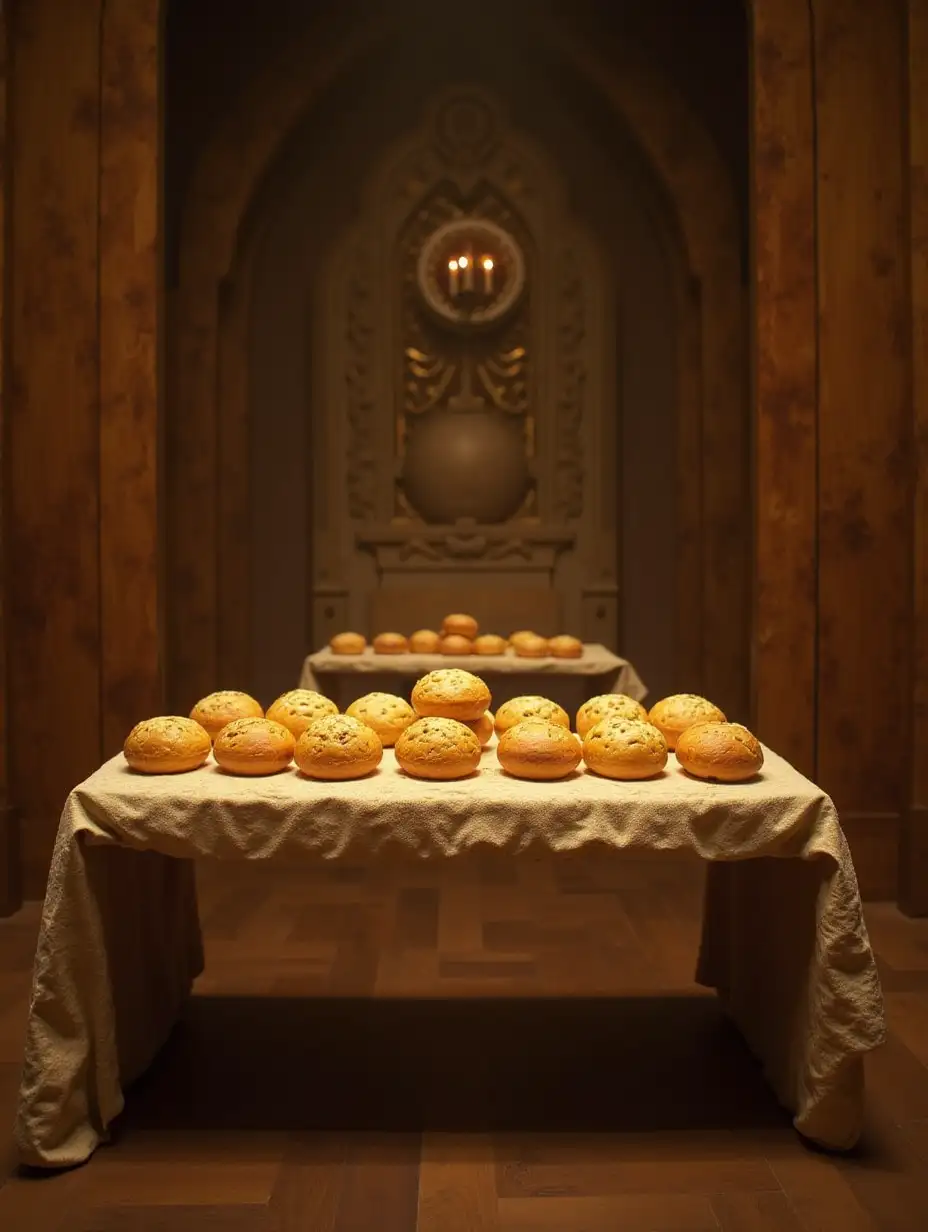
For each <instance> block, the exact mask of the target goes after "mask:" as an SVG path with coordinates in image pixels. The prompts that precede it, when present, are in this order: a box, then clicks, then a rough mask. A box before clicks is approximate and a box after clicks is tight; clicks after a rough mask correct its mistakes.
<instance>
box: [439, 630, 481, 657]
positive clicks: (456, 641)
mask: <svg viewBox="0 0 928 1232" xmlns="http://www.w3.org/2000/svg"><path fill="white" fill-rule="evenodd" d="M438 653H439V654H443V655H469V654H473V653H474V643H473V642H472V641H471V640H470V638H469V637H463V636H462V635H461V634H460V633H449V634H448V635H447V637H443V638H442V639H441V641H440V642H439V644H438Z"/></svg>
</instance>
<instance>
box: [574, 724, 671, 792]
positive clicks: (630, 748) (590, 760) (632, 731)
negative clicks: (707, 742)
mask: <svg viewBox="0 0 928 1232" xmlns="http://www.w3.org/2000/svg"><path fill="white" fill-rule="evenodd" d="M583 760H584V761H585V762H586V764H587V766H588V767H589V769H590V770H592V771H593V772H594V774H601V775H602V776H603V778H607V779H628V780H632V779H651V778H654V776H655V775H657V774H660V772H661V771H662V770H663V769H664V767H665V766H666V765H667V741H666V740H665V739H664V737H663V736H662V735H661V733H660V732H659V731H658V730H657V728H656V727H655V726H654V725H653V724H652V723H646V722H644V721H643V720H641V719H626V718H622V717H621V716H620V715H611V716H609V717H608V718H605V719H602V720H601V721H600V722H599V723H597V724H596V725H595V726H594V727H591V728H590V730H589V731H588V732H587V734H586V737H585V738H584V741H583Z"/></svg>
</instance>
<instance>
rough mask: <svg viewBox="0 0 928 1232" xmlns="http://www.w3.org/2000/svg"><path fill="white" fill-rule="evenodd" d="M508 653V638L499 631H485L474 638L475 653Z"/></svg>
mask: <svg viewBox="0 0 928 1232" xmlns="http://www.w3.org/2000/svg"><path fill="white" fill-rule="evenodd" d="M505 653H506V639H505V638H504V637H500V636H499V634H498V633H484V634H482V635H481V636H480V637H477V638H474V654H476V655H501V654H505Z"/></svg>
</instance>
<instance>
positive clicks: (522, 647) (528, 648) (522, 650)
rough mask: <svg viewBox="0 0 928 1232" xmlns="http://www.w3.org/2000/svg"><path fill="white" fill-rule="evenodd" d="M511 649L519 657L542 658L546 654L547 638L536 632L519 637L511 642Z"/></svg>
mask: <svg viewBox="0 0 928 1232" xmlns="http://www.w3.org/2000/svg"><path fill="white" fill-rule="evenodd" d="M513 650H514V651H515V652H516V654H517V655H518V656H519V658H520V659H544V658H546V657H547V654H548V639H547V638H546V637H539V636H538V634H537V633H533V634H531V636H526V637H520V638H519V640H518V641H517V642H515V643H514V644H513Z"/></svg>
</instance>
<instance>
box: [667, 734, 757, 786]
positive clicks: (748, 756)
mask: <svg viewBox="0 0 928 1232" xmlns="http://www.w3.org/2000/svg"><path fill="white" fill-rule="evenodd" d="M677 761H678V762H679V763H680V765H681V766H682V767H683V769H684V770H685V771H686V772H687V774H692V775H694V776H695V777H696V778H699V779H711V780H714V781H716V782H719V783H744V782H746V781H747V780H748V779H752V778H754V776H755V775H756V774H759V773H760V770H761V768H762V766H763V764H764V750H763V749H762V748H761V746H760V742H759V740H758V739H757V737H756V736H755V735H754V733H753V732H750V731H748V729H747V728H746V727H742V725H741V724H740V723H694V724H693V726H692V727H688V728H687V729H686V731H685V732H683V733H682V734H681V736H680V738H679V740H678V741H677Z"/></svg>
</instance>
